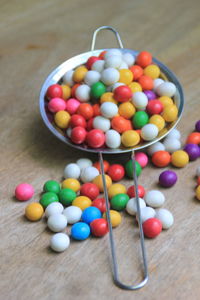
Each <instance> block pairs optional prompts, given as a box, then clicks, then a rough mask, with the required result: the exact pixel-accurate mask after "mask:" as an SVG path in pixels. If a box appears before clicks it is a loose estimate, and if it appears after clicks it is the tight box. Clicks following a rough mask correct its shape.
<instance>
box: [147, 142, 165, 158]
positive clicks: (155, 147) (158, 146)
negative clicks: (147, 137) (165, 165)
mask: <svg viewBox="0 0 200 300" xmlns="http://www.w3.org/2000/svg"><path fill="white" fill-rule="evenodd" d="M164 150H165V146H164V145H163V144H162V143H161V142H156V143H154V144H152V145H151V146H149V147H148V148H147V152H148V154H149V155H150V156H152V155H153V154H154V153H155V152H158V151H164Z"/></svg>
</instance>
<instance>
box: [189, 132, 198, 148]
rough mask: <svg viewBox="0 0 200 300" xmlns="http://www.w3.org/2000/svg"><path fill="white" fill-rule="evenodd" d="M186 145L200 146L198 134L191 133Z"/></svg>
mask: <svg viewBox="0 0 200 300" xmlns="http://www.w3.org/2000/svg"><path fill="white" fill-rule="evenodd" d="M186 143H187V144H197V145H198V144H200V132H192V133H191V134H190V135H189V136H188V138H187V141H186Z"/></svg>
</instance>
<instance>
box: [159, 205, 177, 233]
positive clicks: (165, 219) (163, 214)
mask: <svg viewBox="0 0 200 300" xmlns="http://www.w3.org/2000/svg"><path fill="white" fill-rule="evenodd" d="M156 218H157V219H158V220H160V222H161V223H162V228H163V229H169V228H170V227H171V226H172V225H173V223H174V217H173V215H172V214H171V212H170V211H169V210H167V209H165V208H160V209H158V210H157V211H156Z"/></svg>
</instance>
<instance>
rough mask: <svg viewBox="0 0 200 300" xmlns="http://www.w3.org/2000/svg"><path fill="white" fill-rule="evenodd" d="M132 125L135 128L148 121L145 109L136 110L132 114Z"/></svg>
mask: <svg viewBox="0 0 200 300" xmlns="http://www.w3.org/2000/svg"><path fill="white" fill-rule="evenodd" d="M132 121H133V125H134V127H135V128H138V129H139V128H142V127H143V126H144V125H146V124H147V123H148V121H149V116H148V114H147V113H146V112H145V111H137V112H136V113H135V114H134V116H133V119H132Z"/></svg>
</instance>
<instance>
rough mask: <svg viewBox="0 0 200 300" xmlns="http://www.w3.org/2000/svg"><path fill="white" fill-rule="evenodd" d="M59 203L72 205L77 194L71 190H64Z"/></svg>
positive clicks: (60, 194)
mask: <svg viewBox="0 0 200 300" xmlns="http://www.w3.org/2000/svg"><path fill="white" fill-rule="evenodd" d="M58 196H59V201H60V202H61V203H62V204H63V205H64V206H68V205H71V203H72V201H73V200H74V199H75V198H76V193H75V192H74V191H73V190H71V189H62V190H61V191H60V192H59V194H58Z"/></svg>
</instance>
